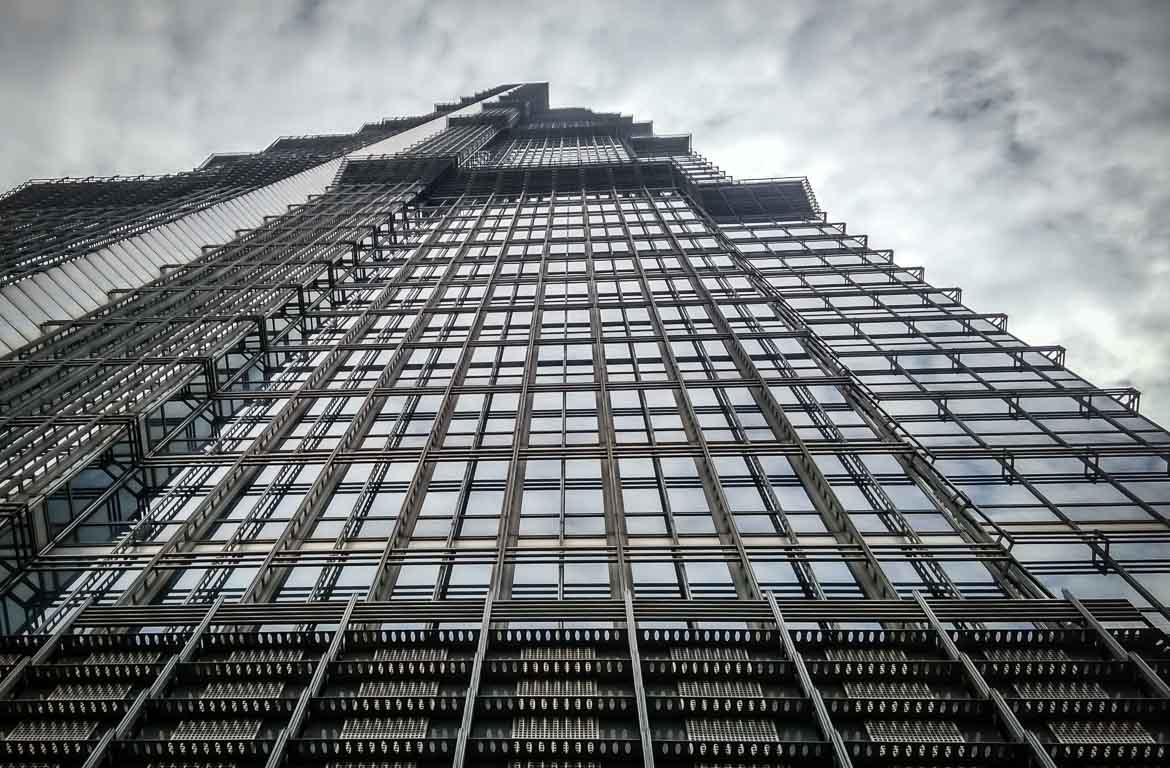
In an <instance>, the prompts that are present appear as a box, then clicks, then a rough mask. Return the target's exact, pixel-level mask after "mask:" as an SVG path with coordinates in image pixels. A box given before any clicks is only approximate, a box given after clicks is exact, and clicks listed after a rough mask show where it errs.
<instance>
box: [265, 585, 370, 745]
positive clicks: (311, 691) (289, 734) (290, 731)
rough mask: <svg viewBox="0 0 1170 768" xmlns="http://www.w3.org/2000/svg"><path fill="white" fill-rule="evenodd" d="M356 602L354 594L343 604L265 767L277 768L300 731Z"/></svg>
mask: <svg viewBox="0 0 1170 768" xmlns="http://www.w3.org/2000/svg"><path fill="white" fill-rule="evenodd" d="M357 602H358V599H357V595H354V596H352V597H350V598H349V602H347V603H346V604H345V611H344V612H343V613H342V614H341V619H340V620H339V621H338V622H337V629H336V630H334V632H333V640H332V641H331V642H330V643H329V647H328V648H327V649H326V650H325V653H324V654H322V655H321V658H320V660H318V661H317V668H316V669H314V670H313V677H312V678H311V679H310V680H309V684H308V685H307V686H305V689H304V690H303V691H301V696H300V698H299V699H297V705H296V708H295V709H293V713H292V717H290V718H289V721H288V725H286V726H285V727H284V728H283V729H281V731H280V735H278V736H277V737H276V744H275V745H273V747H272V754H270V755H269V756H268V760H267V762H265V764H264V765H265V768H278V767H279V766H280V764H281V763H283V762H284V753H285V749H286V748H287V746H288V740H289V739H290V738H295V737H296V735H297V734H298V733H299V732H300V730H301V725H302V724H303V723H304V721H305V714H306V713H307V712H308V709H309V703H310V702H311V701H312V700H313V697H314V696H316V695H317V694H318V693H320V692H321V685H322V684H323V683H324V682H325V675H326V674H327V673H328V671H329V665H330V664H331V663H332V662H333V660H334V659H335V658H337V652H338V651H339V650H341V646H342V644H343V643H344V642H345V629H346V627H348V626H349V619H350V617H351V616H353V609H354V606H355V605H357Z"/></svg>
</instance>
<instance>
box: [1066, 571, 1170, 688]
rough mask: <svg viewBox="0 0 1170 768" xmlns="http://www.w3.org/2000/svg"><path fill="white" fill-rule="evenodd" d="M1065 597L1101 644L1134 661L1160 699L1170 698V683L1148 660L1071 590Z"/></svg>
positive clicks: (1111, 654)
mask: <svg viewBox="0 0 1170 768" xmlns="http://www.w3.org/2000/svg"><path fill="white" fill-rule="evenodd" d="M1064 599H1065V600H1068V601H1069V602H1070V603H1072V606H1073V607H1074V608H1076V609H1077V613H1079V614H1081V618H1082V619H1084V621H1085V624H1086V625H1088V626H1089V627H1091V628H1092V629H1093V631H1095V632H1096V633H1097V637H1099V638H1100V639H1101V644H1102V645H1104V646H1105V649H1106V650H1107V651H1109V655H1110V656H1112V657H1113V658H1114V659H1116V660H1118V661H1129V662H1132V663H1133V665H1134V667H1136V668H1137V671H1138V676H1139V677H1141V678H1142V680H1144V681H1145V682H1146V685H1148V686H1150V689H1151V690H1152V691H1153V692H1154V693H1156V694H1157V696H1158V698H1160V699H1170V685H1166V682H1165V681H1164V680H1162V678H1161V677H1159V676H1158V673H1157V672H1155V671H1154V670H1153V669H1152V668H1151V667H1150V665H1149V664H1147V663H1146V660H1145V659H1143V658H1142V657H1141V656H1139V655H1138V654H1137V653H1135V652H1133V651H1127V650H1126V649H1125V647H1124V646H1123V645H1122V644H1121V643H1120V642H1118V640H1117V638H1116V637H1114V636H1113V633H1111V632H1110V631H1109V630H1108V629H1106V628H1105V625H1104V624H1102V623H1101V622H1100V621H1099V620H1098V619H1097V617H1096V616H1094V615H1093V614H1092V612H1090V611H1089V609H1088V608H1086V607H1085V604H1084V603H1082V602H1081V601H1080V599H1079V598H1077V597H1075V596H1074V595H1073V593H1072V592H1070V591H1069V590H1067V589H1066V590H1064Z"/></svg>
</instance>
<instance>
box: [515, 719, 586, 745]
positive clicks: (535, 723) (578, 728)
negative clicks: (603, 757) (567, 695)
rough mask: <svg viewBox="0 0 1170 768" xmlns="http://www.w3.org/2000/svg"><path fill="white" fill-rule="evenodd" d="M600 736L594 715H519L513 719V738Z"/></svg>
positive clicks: (584, 737) (583, 737)
mask: <svg viewBox="0 0 1170 768" xmlns="http://www.w3.org/2000/svg"><path fill="white" fill-rule="evenodd" d="M598 737H599V729H598V727H597V720H595V719H594V718H592V717H517V718H516V719H514V720H513V721H512V738H513V739H580V740H591V739H597V738H598Z"/></svg>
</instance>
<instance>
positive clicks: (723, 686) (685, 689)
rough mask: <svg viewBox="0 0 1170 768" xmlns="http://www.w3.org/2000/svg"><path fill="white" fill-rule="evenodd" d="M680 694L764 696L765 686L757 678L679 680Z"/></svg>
mask: <svg viewBox="0 0 1170 768" xmlns="http://www.w3.org/2000/svg"><path fill="white" fill-rule="evenodd" d="M678 692H679V695H680V696H709V697H717V696H738V697H752V696H763V695H764V688H763V686H761V685H760V684H759V683H758V682H756V681H755V680H679V681H678Z"/></svg>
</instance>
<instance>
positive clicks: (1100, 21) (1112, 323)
mask: <svg viewBox="0 0 1170 768" xmlns="http://www.w3.org/2000/svg"><path fill="white" fill-rule="evenodd" d="M497 5H498V4H484V3H470V2H468V3H452V2H429V3H425V2H401V3H400V2H395V3H383V2H373V0H369V1H365V0H357V1H355V2H338V3H320V2H301V3H281V2H271V3H261V2H255V3H228V2H222V1H214V0H205V1H204V2H199V3H182V4H179V3H174V4H164V3H158V2H148V1H147V0H140V1H139V2H121V3H117V2H109V3H103V4H100V5H99V4H82V3H65V2H51V1H48V2H47V1H46V0H38V1H37V2H31V1H18V2H11V1H10V2H9V3H8V4H7V5H6V8H5V11H4V19H3V23H2V24H0V103H4V104H5V105H6V111H7V118H8V119H7V120H6V122H5V127H4V139H5V140H4V142H3V143H2V145H0V187H5V188H6V187H9V186H12V185H14V184H17V183H19V182H21V181H23V180H24V179H25V178H28V177H33V176H55V175H66V174H71V175H89V174H109V173H164V172H168V171H174V170H179V169H184V168H190V167H192V166H194V165H196V164H197V163H198V162H199V161H201V160H202V159H203V157H205V156H206V155H207V154H209V153H211V152H216V151H233V150H234V151H238V150H252V149H257V148H260V147H263V146H265V145H266V144H268V143H269V142H270V141H271V140H272V139H273V138H275V137H276V136H278V135H282V134H301V133H324V132H332V131H348V130H353V129H354V128H356V127H358V126H359V125H361V123H363V122H365V121H367V120H370V119H374V118H377V117H381V116H385V115H390V114H409V113H417V112H420V111H425V110H427V109H428V108H429V106H430V104H431V103H433V102H434V101H436V100H441V99H445V98H450V97H454V96H458V95H461V94H465V93H470V92H472V91H474V90H478V89H481V88H484V87H487V86H489V85H493V84H495V83H498V82H505V81H512V80H548V81H550V83H551V85H552V98H553V101H554V102H555V103H557V104H561V105H585V106H592V107H595V108H598V109H610V110H620V111H624V112H632V113H634V114H636V115H637V116H638V117H639V118H651V119H653V120H654V121H655V126H656V129H657V130H658V131H659V132H663V133H674V132H684V133H685V132H693V133H694V146H695V147H696V149H697V150H698V151H699V152H701V153H703V154H704V155H706V156H707V157H708V158H709V159H711V160H712V161H713V162H715V163H717V164H719V165H720V166H721V167H723V168H724V169H725V170H727V171H729V172H730V173H732V174H734V175H736V176H739V177H751V176H782V175H805V174H806V175H808V176H809V177H810V179H811V181H812V183H813V185H814V188H815V189H816V192H817V195H818V198H819V199H820V200H821V202H822V204H823V205H824V206H825V207H826V208H827V209H828V211H829V216H830V218H831V219H834V220H844V221H847V222H849V223H850V226H851V229H852V230H854V231H857V232H865V233H868V234H869V235H870V242H871V243H872V244H874V245H875V246H876V247H880V248H893V249H894V250H895V256H896V258H897V259H898V261H899V262H901V263H903V264H921V265H924V266H925V267H926V268H927V276H928V279H931V280H933V281H934V282H936V283H937V284H940V285H961V286H963V288H964V289H965V293H964V296H965V298H966V299H967V301H968V302H969V303H970V304H971V305H972V306H973V307H974V308H976V309H977V310H980V311H1005V312H1008V313H1009V314H1010V315H1011V316H1012V320H1011V324H1010V326H1009V327H1010V328H1011V329H1012V330H1014V331H1015V332H1016V333H1018V334H1019V335H1021V336H1022V337H1023V338H1024V339H1026V340H1027V341H1030V342H1034V343H1038V344H1051V343H1059V344H1064V345H1066V346H1068V347H1069V356H1068V360H1069V364H1070V365H1071V366H1072V367H1073V369H1074V370H1075V371H1077V372H1078V373H1080V374H1082V375H1084V376H1085V377H1087V378H1088V379H1090V380H1092V381H1094V382H1095V383H1098V384H1101V385H1104V386H1113V385H1118V384H1121V383H1127V384H1128V383H1132V384H1134V385H1136V386H1138V387H1139V388H1141V389H1143V390H1144V391H1145V393H1146V395H1145V397H1144V410H1145V412H1146V413H1148V414H1149V415H1151V416H1152V417H1154V418H1156V419H1159V420H1161V421H1162V422H1163V423H1166V422H1170V375H1168V374H1167V370H1168V366H1167V363H1168V358H1170V342H1168V341H1167V338H1168V334H1167V333H1166V328H1167V325H1168V323H1170V309H1168V308H1170V295H1168V294H1170V225H1168V224H1167V223H1166V221H1165V218H1164V216H1163V215H1162V214H1163V212H1164V211H1165V210H1166V208H1167V204H1168V203H1170V89H1167V87H1166V85H1165V83H1166V82H1167V81H1168V80H1170V5H1168V4H1166V3H1161V2H1146V3H1141V2H1129V3H1125V4H1122V5H1117V6H1110V5H1106V4H1101V3H1095V2H1028V3H1015V4H1009V3H1000V2H989V3H980V4H958V3H949V4H939V3H914V2H901V1H899V2H880V1H876V0H875V1H874V2H863V3H855V4H848V3H836V2H834V3H813V2H805V3H784V4H774V3H755V2H737V3H730V2H729V3H722V4H711V3H697V2H696V3H683V2H677V1H676V2H669V3H668V2H647V3H639V4H630V3H603V2H596V3H576V4H572V5H558V4H549V3H518V4H514V5H511V6H509V7H506V8H500V7H497Z"/></svg>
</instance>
